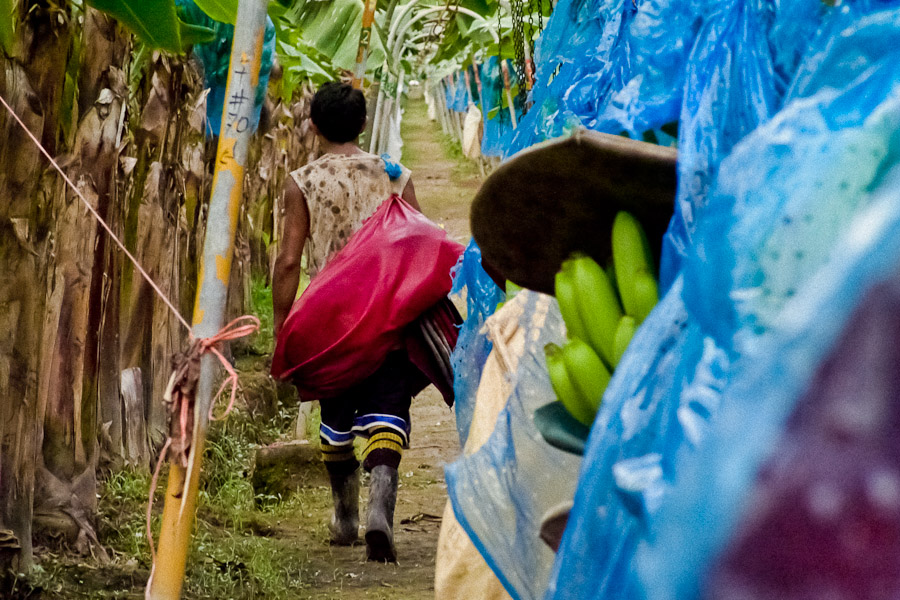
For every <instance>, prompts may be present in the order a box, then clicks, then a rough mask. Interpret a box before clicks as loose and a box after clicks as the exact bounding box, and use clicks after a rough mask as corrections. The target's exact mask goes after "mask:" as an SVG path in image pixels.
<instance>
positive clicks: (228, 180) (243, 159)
mask: <svg viewBox="0 0 900 600" xmlns="http://www.w3.org/2000/svg"><path fill="white" fill-rule="evenodd" d="M266 5H267V2H266V1H265V0H240V2H239V4H238V14H237V24H236V25H235V28H234V40H233V42H232V48H231V63H230V66H229V71H228V82H227V86H226V94H225V105H224V108H223V111H222V112H223V118H222V127H221V130H220V133H219V145H218V149H217V152H216V164H215V174H214V176H213V189H212V195H211V198H210V203H209V216H208V218H207V224H206V239H205V241H204V245H203V261H202V263H201V265H200V274H199V277H198V286H197V298H196V302H195V305H194V318H193V333H194V336H195V337H197V338H207V337H212V336H214V335H216V334H217V333H218V332H219V330H220V329H221V328H222V326H223V324H224V320H225V306H226V300H227V296H228V280H229V277H230V274H231V261H232V255H233V250H234V237H235V232H236V231H237V226H238V215H239V213H240V206H241V193H242V191H243V183H244V169H245V168H246V165H247V150H248V147H249V143H250V137H251V136H252V134H253V130H252V128H251V127H250V125H251V123H252V121H253V99H254V97H255V95H256V88H257V86H258V84H259V71H260V61H261V57H262V48H263V39H264V34H265V26H266ZM216 364H217V363H216V358H215V357H214V356H212V355H210V354H205V355H204V356H203V357H202V359H201V362H200V375H199V381H198V385H197V395H196V398H195V402H194V430H193V436H192V440H191V448H190V454H189V457H188V466H187V468H185V467H184V466H182V465H181V463H180V462H179V461H178V460H173V461H171V464H170V469H169V480H168V485H167V487H166V495H165V508H164V509H163V520H162V530H161V532H160V537H159V550H158V552H157V555H156V562H155V564H154V565H153V570H152V571H151V573H150V580H149V581H148V582H147V593H146V597H147V598H148V599H151V600H177V599H178V598H180V597H181V588H182V584H183V583H184V571H185V566H186V564H187V555H188V549H189V547H190V541H191V529H192V527H193V522H194V514H195V512H196V506H197V488H198V483H199V479H200V466H201V459H202V456H203V448H204V446H205V442H206V433H207V429H208V426H209V408H210V404H211V403H212V400H213V391H214V387H213V386H214V383H215V382H214V379H215V376H216V371H217V368H216ZM163 458H164V457H163ZM160 460H162V458H161V459H160Z"/></svg>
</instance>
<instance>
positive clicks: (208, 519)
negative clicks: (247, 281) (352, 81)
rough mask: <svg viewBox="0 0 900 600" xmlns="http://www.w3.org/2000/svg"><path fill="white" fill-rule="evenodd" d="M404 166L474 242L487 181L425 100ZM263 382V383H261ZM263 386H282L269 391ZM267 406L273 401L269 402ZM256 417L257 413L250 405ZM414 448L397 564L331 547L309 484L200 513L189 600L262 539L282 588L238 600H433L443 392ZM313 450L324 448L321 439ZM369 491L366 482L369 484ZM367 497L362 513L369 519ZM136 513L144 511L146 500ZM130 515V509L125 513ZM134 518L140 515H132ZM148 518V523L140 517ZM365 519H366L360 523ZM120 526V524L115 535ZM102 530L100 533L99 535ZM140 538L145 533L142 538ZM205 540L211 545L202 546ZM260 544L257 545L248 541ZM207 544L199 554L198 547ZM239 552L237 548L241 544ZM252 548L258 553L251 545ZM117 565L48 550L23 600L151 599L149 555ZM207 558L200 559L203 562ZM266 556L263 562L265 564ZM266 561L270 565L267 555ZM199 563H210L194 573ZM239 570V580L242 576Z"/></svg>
mask: <svg viewBox="0 0 900 600" xmlns="http://www.w3.org/2000/svg"><path fill="white" fill-rule="evenodd" d="M402 133H403V140H404V157H403V163H404V164H405V165H407V166H408V167H409V168H410V169H411V170H412V171H413V182H414V184H415V187H416V192H417V197H418V199H419V202H420V204H421V206H422V209H423V212H424V213H425V214H426V215H427V216H428V217H430V218H431V219H432V220H433V221H435V222H436V223H438V224H440V225H441V226H443V227H444V228H445V229H446V230H447V232H448V233H449V235H450V236H451V237H452V238H454V239H456V240H457V241H459V242H461V243H466V242H467V241H468V239H469V237H470V233H469V204H470V202H471V200H472V197H473V196H474V194H475V191H476V190H477V188H478V186H479V185H480V182H481V179H480V177H479V175H478V169H477V167H475V166H474V165H473V164H472V163H469V162H466V161H465V160H464V159H462V158H460V155H459V151H458V147H457V148H454V147H453V145H452V144H450V143H449V141H448V140H447V139H446V138H445V137H444V136H443V135H442V133H441V130H440V126H439V125H438V124H437V123H435V122H431V121H429V120H428V119H427V114H426V108H425V103H424V102H423V101H422V100H415V101H412V102H410V105H409V107H408V109H407V113H406V115H405V117H404V127H403V132H402ZM267 360H268V359H267V357H264V356H260V357H256V358H252V359H251V363H252V364H250V365H247V364H241V363H239V365H238V366H239V367H242V371H243V372H242V379H243V378H244V377H245V375H246V379H247V380H248V381H246V384H248V385H251V386H252V384H253V381H252V380H254V379H255V378H265V377H267V375H265V373H266V372H267V367H266V361H267ZM263 383H264V382H263ZM257 387H259V388H260V389H271V390H272V391H271V393H272V394H276V393H277V392H276V391H275V388H274V386H272V385H271V384H264V385H261V386H257ZM263 401H265V399H263ZM251 412H252V407H251ZM412 421H413V433H412V442H411V446H412V447H411V449H409V450H408V451H406V452H405V454H404V457H403V462H402V463H401V465H400V489H399V493H398V502H397V508H396V514H395V520H394V523H395V532H394V534H395V544H396V547H397V552H398V556H399V562H398V563H397V564H380V563H371V562H367V561H366V560H365V546H364V545H357V546H353V547H333V546H330V545H329V543H328V530H327V527H326V522H327V520H328V519H329V517H330V514H331V497H330V496H331V494H330V490H329V488H328V487H327V485H325V478H324V477H322V475H323V474H322V473H321V472H320V473H319V474H318V475H315V476H311V477H309V478H307V480H306V485H305V487H302V488H301V489H299V490H298V491H296V492H294V494H296V498H295V499H294V505H295V508H293V509H291V510H286V511H274V512H272V511H266V510H263V509H260V510H253V509H251V510H250V511H249V513H248V515H247V516H246V518H242V519H241V520H240V522H226V523H222V522H221V520H222V517H221V516H217V513H216V512H215V511H214V510H203V509H201V511H200V514H199V515H198V520H199V523H200V525H199V526H198V529H199V530H200V533H198V534H196V535H195V549H194V552H193V553H192V557H191V561H194V563H195V566H194V567H191V566H189V573H188V578H187V582H186V586H185V590H184V594H183V596H184V597H185V598H209V597H215V598H217V600H226V598H225V597H223V596H222V595H221V594H219V595H211V594H214V592H213V591H212V589H211V588H208V587H207V588H206V589H204V588H205V587H206V584H204V583H203V582H202V581H200V580H199V579H197V576H194V575H192V572H194V571H197V572H199V571H200V570H201V569H200V566H203V567H204V568H205V569H206V570H205V571H204V573H206V574H207V576H208V572H209V571H210V570H212V571H213V572H215V571H216V568H218V569H221V571H222V572H223V573H225V575H224V576H227V577H230V578H232V579H236V578H238V577H239V575H240V573H241V572H242V571H248V572H249V568H248V567H247V565H246V564H245V563H250V562H251V561H252V560H253V559H254V557H253V552H252V551H249V552H248V551H247V550H246V549H245V550H243V552H244V554H235V555H234V556H233V557H232V558H222V556H225V554H224V551H223V550H221V548H222V547H225V546H226V545H227V544H229V543H232V541H233V540H234V539H235V538H240V541H241V543H244V545H243V546H240V548H246V547H247V545H246V543H245V542H247V538H248V537H250V536H254V537H257V538H260V542H261V543H264V544H266V545H265V546H264V547H265V549H266V550H265V551H266V552H269V553H271V556H272V562H273V564H276V565H277V569H276V576H277V578H280V580H281V581H282V582H283V583H284V587H283V589H282V588H279V589H278V590H277V591H276V590H273V589H272V588H271V587H266V586H265V585H263V584H260V583H258V582H255V581H254V580H253V579H252V578H250V577H248V581H247V582H246V584H244V583H243V582H242V585H244V586H245V587H244V589H241V587H240V586H237V587H236V588H235V589H236V590H240V591H235V592H234V596H233V597H240V598H281V597H284V598H307V599H310V600H326V599H337V598H341V599H351V600H352V599H363V598H365V599H372V600H378V599H383V600H387V599H392V600H425V599H430V598H433V597H434V568H435V551H436V546H437V538H438V532H439V530H440V526H441V515H442V514H443V511H444V506H445V503H446V501H447V493H446V485H445V484H444V478H443V467H444V465H445V464H446V463H447V462H450V461H453V460H454V459H455V458H456V456H457V455H458V453H459V440H458V436H457V432H456V427H455V423H454V414H453V411H452V410H451V409H449V408H448V407H447V406H446V405H445V404H444V402H443V400H442V398H441V396H440V394H439V393H438V392H437V390H435V389H434V388H433V387H429V388H428V389H426V390H425V391H424V392H423V393H422V394H420V395H419V397H417V398H416V399H415V401H414V402H413V407H412ZM313 443H314V444H315V443H316V442H313ZM309 465H310V466H309V468H310V469H319V470H321V465H320V464H314V463H309ZM363 486H364V487H365V486H366V480H365V479H364V480H363ZM366 493H367V492H366V491H365V490H364V491H363V493H362V496H363V497H362V498H361V506H360V509H361V510H360V512H361V516H363V517H364V515H365V497H366ZM135 502H136V503H135V504H134V505H131V506H129V509H128V510H133V511H141V512H142V510H143V507H142V506H141V504H140V500H139V499H138V500H136V501H135ZM123 510H124V509H123ZM132 517H134V515H132ZM140 518H141V519H142V518H143V516H142V514H141V517H140ZM361 521H364V518H362V519H361ZM116 526H117V525H116V524H113V528H115V527H116ZM102 534H103V532H102V531H101V535H102ZM135 535H137V536H140V535H141V534H140V533H136V534H135ZM204 540H205V541H204ZM250 541H251V542H253V540H250ZM203 544H209V545H212V546H219V548H218V549H217V550H218V553H216V552H210V551H209V550H208V549H207V550H204V549H203ZM197 546H199V548H198V547H197ZM234 547H236V548H237V547H238V546H237V545H235V546H234ZM250 547H251V548H252V547H254V546H252V545H251V546H250ZM114 556H117V557H119V559H118V560H114V561H113V563H112V564H107V565H100V564H97V563H95V562H92V561H91V560H90V559H87V560H85V559H77V560H76V559H73V558H72V557H71V556H68V555H66V554H65V553H62V554H54V553H50V552H49V551H46V550H45V551H43V553H41V554H38V557H37V558H38V563H39V564H40V565H41V568H42V569H43V572H44V578H43V579H44V581H42V584H41V586H40V589H35V590H33V592H32V593H29V592H30V591H31V588H30V587H29V586H25V589H21V590H20V592H19V595H18V596H17V597H20V598H42V599H47V598H134V599H138V598H143V597H144V595H143V586H144V584H145V582H146V580H147V576H148V573H147V569H146V566H148V563H147V562H146V560H144V559H143V558H141V559H137V560H136V559H134V558H130V559H128V558H127V556H126V555H124V554H123V553H117V554H114ZM198 557H201V558H198ZM257 558H259V557H257ZM260 560H265V558H264V557H263V558H261V559H260ZM197 561H203V562H204V564H203V565H200V566H196V563H197ZM236 573H237V575H236Z"/></svg>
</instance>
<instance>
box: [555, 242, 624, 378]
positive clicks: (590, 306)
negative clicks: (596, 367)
mask: <svg viewBox="0 0 900 600" xmlns="http://www.w3.org/2000/svg"><path fill="white" fill-rule="evenodd" d="M567 268H568V269H569V270H570V271H571V273H572V279H573V281H574V282H575V291H576V298H577V300H578V314H579V316H580V317H581V322H582V323H583V324H584V332H585V337H583V338H581V339H583V340H584V341H586V342H588V343H589V344H590V345H591V347H592V348H593V349H594V351H595V352H596V353H597V354H599V355H600V356H601V357H602V359H603V360H604V361H605V362H606V364H607V365H609V366H612V365H613V364H614V363H613V356H614V351H613V340H614V337H615V333H616V327H617V326H618V324H619V319H621V318H622V307H621V305H620V304H619V298H618V296H616V290H615V287H613V284H612V283H610V281H609V277H607V275H606V272H605V271H604V270H603V269H602V268H601V267H600V265H598V264H597V262H596V261H594V259H592V258H590V257H589V256H583V255H582V256H576V257H574V258H571V259H569V260H567V261H566V262H565V263H563V270H566V269H567Z"/></svg>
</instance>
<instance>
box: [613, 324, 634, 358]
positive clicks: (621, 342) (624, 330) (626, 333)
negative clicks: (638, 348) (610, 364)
mask: <svg viewBox="0 0 900 600" xmlns="http://www.w3.org/2000/svg"><path fill="white" fill-rule="evenodd" d="M636 330H637V321H635V320H634V317H630V316H628V315H625V316H623V317H622V318H621V319H620V320H619V326H618V327H616V341H615V348H616V365H618V364H619V361H620V360H622V355H623V354H625V350H627V349H628V344H630V343H631V338H633V337H634V332H635V331H636Z"/></svg>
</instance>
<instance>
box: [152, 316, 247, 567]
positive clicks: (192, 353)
mask: <svg viewBox="0 0 900 600" xmlns="http://www.w3.org/2000/svg"><path fill="white" fill-rule="evenodd" d="M258 329H259V319H257V318H256V317H254V316H252V315H244V316H242V317H238V318H237V319H235V320H233V321H232V322H231V323H229V324H228V325H226V326H225V327H223V328H222V330H221V331H219V333H217V334H216V335H214V336H212V337H208V338H200V339H196V340H194V342H193V343H192V344H191V346H190V348H188V350H187V351H186V352H184V353H182V354H179V355H177V356H176V357H175V358H174V359H173V361H172V362H173V363H174V365H175V369H174V371H173V372H172V376H171V377H170V378H169V383H168V385H167V386H166V392H165V395H164V396H163V399H164V401H165V404H166V417H167V421H168V426H169V432H168V435H167V436H166V442H165V444H164V445H163V449H162V451H161V452H160V455H159V459H158V460H157V462H156V468H155V469H154V470H153V478H152V479H151V481H150V502H149V503H148V504H147V540H148V541H149V542H150V554H151V555H152V557H153V560H154V561H155V560H156V549H155V548H154V545H153V530H152V527H151V516H152V511H153V497H154V492H155V491H156V487H157V483H158V481H159V472H160V470H161V469H162V464H163V462H165V461H166V459H167V458H169V457H170V456H171V460H172V461H173V462H177V463H178V464H179V465H181V466H182V467H183V468H185V469H186V468H187V467H188V462H189V459H190V453H191V440H192V439H193V435H194V399H195V396H196V394H197V381H198V379H199V378H200V359H201V358H202V357H203V355H204V354H206V353H211V354H212V355H214V356H215V357H216V358H217V359H218V360H219V363H220V364H221V365H222V367H223V368H224V369H225V372H226V373H227V376H226V378H225V380H224V381H223V382H222V385H221V386H220V387H219V391H218V392H216V395H215V399H218V398H219V397H220V396H221V395H222V392H224V391H225V390H226V389H227V388H228V387H229V386H230V387H231V397H230V399H229V401H228V405H227V406H226V407H225V412H223V413H222V414H221V415H220V416H218V417H215V416H214V415H213V409H214V408H215V400H214V401H213V402H212V403H211V404H210V406H209V419H210V420H211V421H218V420H221V419H224V418H225V417H226V416H228V414H229V413H230V412H231V409H232V408H233V407H234V402H235V399H236V397H237V389H238V386H239V381H238V374H237V371H235V370H234V367H233V366H232V365H231V363H230V362H228V359H227V358H225V355H223V354H222V351H221V348H220V347H221V345H222V344H223V343H224V342H227V341H231V340H236V339H239V338H242V337H245V336H248V335H250V334H252V333H255V332H256V331H257V330H258Z"/></svg>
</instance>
